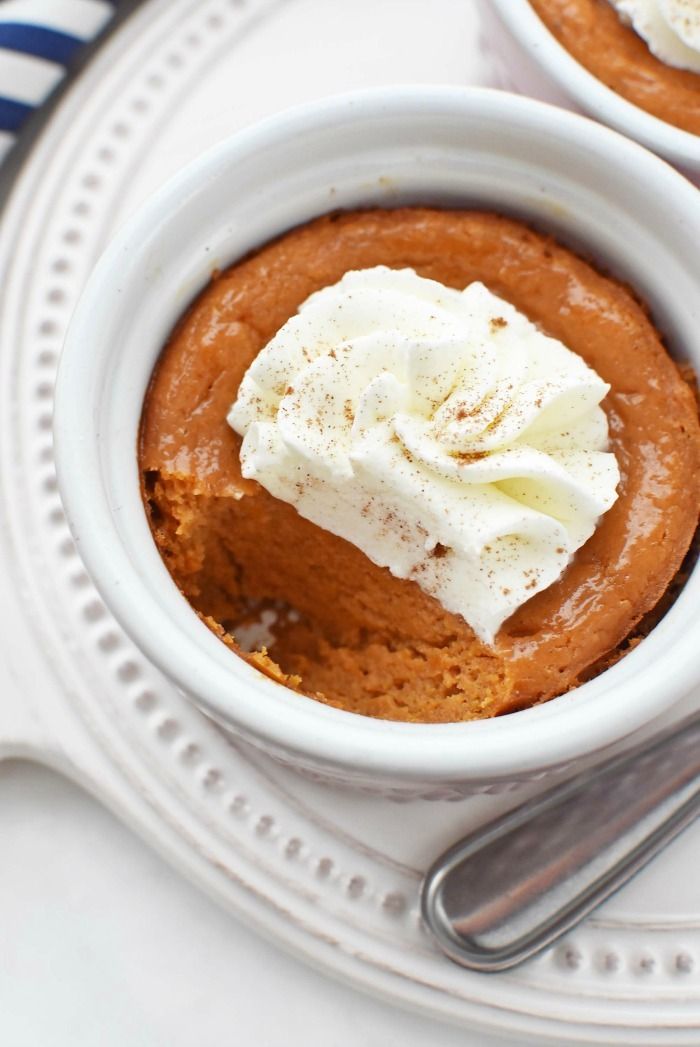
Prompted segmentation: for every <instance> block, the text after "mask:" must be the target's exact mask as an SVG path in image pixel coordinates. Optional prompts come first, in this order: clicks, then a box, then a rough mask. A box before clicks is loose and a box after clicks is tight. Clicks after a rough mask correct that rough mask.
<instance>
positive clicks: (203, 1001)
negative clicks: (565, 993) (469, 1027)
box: [0, 762, 522, 1047]
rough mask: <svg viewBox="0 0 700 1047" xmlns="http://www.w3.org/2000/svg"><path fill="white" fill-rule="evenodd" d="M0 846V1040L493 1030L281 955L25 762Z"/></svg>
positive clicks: (297, 1045) (456, 1035) (283, 1039)
mask: <svg viewBox="0 0 700 1047" xmlns="http://www.w3.org/2000/svg"><path fill="white" fill-rule="evenodd" d="M0 848H1V850H0V862H1V863H2V865H1V868H0V943H1V944H0V1045H1V1047H228V1045H234V1044H235V1045H236V1047H253V1045H254V1047H302V1045H304V1047H306V1045H308V1047H321V1045H322V1047H423V1045H426V1047H458V1045H459V1047H496V1045H501V1044H502V1043H503V1042H504V1041H501V1040H496V1039H493V1038H491V1037H486V1036H484V1035H482V1034H469V1033H465V1032H461V1031H459V1030H457V1029H454V1028H450V1027H447V1026H443V1025H439V1024H436V1023H434V1022H431V1021H428V1020H426V1019H424V1018H420V1017H417V1016H416V1015H413V1014H409V1013H407V1012H404V1011H400V1010H397V1009H396V1008H395V1007H391V1006H388V1005H386V1004H384V1003H381V1002H378V1001H375V1000H373V999H371V998H369V997H366V996H363V995H361V994H359V993H357V992H355V991H354V990H352V989H348V988H346V987H344V986H342V985H339V984H338V983H336V982H334V981H331V980H330V979H329V978H327V977H325V976H324V975H321V974H319V973H317V972H316V971H313V970H311V969H310V968H308V967H306V966H304V965H303V964H301V963H300V962H298V961H297V960H295V959H293V958H291V957H289V956H287V955H285V954H284V953H282V952H280V951H279V950H278V949H275V948H274V946H273V945H271V944H270V943H268V942H266V941H262V940H261V939H259V938H257V937H256V936H255V935H254V934H252V933H251V932H250V931H248V930H247V929H246V928H243V927H241V926H240V924H238V923H237V922H236V921H235V920H234V919H233V918H232V917H231V916H229V915H228V914H226V913H224V912H222V911H221V910H220V909H219V908H217V907H216V906H215V905H214V904H213V903H212V902H210V901H209V899H208V898H206V897H204V896H203V895H202V894H201V893H200V892H199V891H198V890H196V889H195V888H194V887H193V886H191V885H190V884H189V883H187V882H186V881H184V880H183V879H182V878H181V877H180V876H179V874H178V873H176V872H174V871H173V870H172V869H170V868H169V867H168V866H167V865H166V864H165V863H164V862H163V861H162V860H161V859H160V858H159V857H157V856H156V855H155V854H153V853H152V852H151V851H150V850H149V849H148V848H147V847H146V846H145V845H144V844H142V843H141V841H140V840H138V839H136V838H135V837H134V836H133V834H132V833H131V832H130V831H129V830H127V829H126V828H125V827H124V826H122V825H121V824H120V823H119V822H118V821H117V820H116V819H115V818H114V817H113V816H112V815H111V814H109V813H108V812H107V811H105V810H104V809H103V808H101V807H100V806H99V805H98V804H97V803H96V802H95V801H94V800H93V799H92V798H91V797H89V796H87V795H86V794H85V793H83V792H82V791H81V790H79V789H78V788H76V787H75V786H74V785H73V784H72V783H70V782H68V781H66V780H65V779H63V778H61V777H59V776H58V775H56V774H54V773H53V772H52V771H48V770H45V769H44V768H41V767H38V766H36V765H34V764H28V763H19V762H8V763H4V764H3V763H0ZM509 1042H510V1043H511V1044H512V1041H509ZM521 1042H522V1041H521Z"/></svg>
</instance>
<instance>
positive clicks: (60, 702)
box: [0, 0, 700, 1047]
mask: <svg viewBox="0 0 700 1047" xmlns="http://www.w3.org/2000/svg"><path fill="white" fill-rule="evenodd" d="M491 75H492V74H491V73H490V67H489V62H488V56H487V55H486V54H485V52H484V51H483V49H482V48H480V46H479V41H478V22H477V16H476V9H475V6H474V5H473V4H472V3H469V2H468V0H432V3H431V4H430V5H428V4H427V3H425V0H354V2H353V3H348V2H345V3H342V4H341V3H335V2H333V3H330V2H328V0H326V2H325V3H324V0H287V2H280V0H276V2H274V0H247V2H246V0H199V2H198V3H196V4H193V3H192V2H191V0H148V2H146V3H145V4H143V5H141V6H140V7H139V8H138V9H137V11H136V13H135V14H134V15H132V17H131V18H129V19H128V20H127V21H126V22H125V23H124V24H123V25H122V26H121V28H120V29H119V30H118V31H117V32H116V33H115V34H114V35H113V36H112V37H111V38H110V40H109V41H108V42H107V44H106V45H105V46H104V47H103V48H102V49H101V50H100V51H99V52H98V54H97V56H96V57H95V58H94V59H93V61H92V62H91V63H90V65H89V66H88V68H87V69H86V71H85V72H84V73H83V74H82V76H81V77H80V78H79V79H78V80H77V81H76V83H75V84H74V85H73V86H72V88H71V89H70V90H69V91H68V92H67V93H66V95H65V96H64V97H63V99H62V101H61V102H60V104H59V105H58V107H57V108H56V110H55V112H54V114H53V116H52V118H51V120H50V121H49V123H48V124H47V126H46V127H45V129H44V131H43V132H42V134H41V135H40V136H39V139H38V141H37V144H36V145H35V147H34V149H33V150H32V152H31V154H30V156H29V157H28V159H27V161H26V162H25V164H24V166H23V168H22V170H21V172H20V176H19V178H18V180H17V183H16V185H15V188H14V191H13V192H12V194H11V197H10V199H9V202H8V204H7V207H6V209H5V212H4V216H3V222H2V228H1V231H2V240H1V246H0V286H1V288H2V291H1V294H2V305H1V309H0V489H1V491H2V498H1V502H0V532H1V536H2V537H1V541H0V571H2V578H3V581H4V584H3V586H2V590H1V592H0V625H1V627H2V636H3V642H2V645H1V646H2V653H1V654H0V670H2V673H3V679H4V681H6V683H5V686H4V687H3V700H2V703H0V755H27V756H31V757H35V758H37V759H41V760H44V761H45V762H47V763H50V764H52V765H53V766H57V767H59V768H61V769H62V770H64V771H65V772H66V773H68V774H71V775H72V776H73V777H75V778H76V779H77V780H79V781H81V782H82V783H84V784H85V785H86V787H88V788H89V789H91V790H92V791H93V792H94V793H95V794H96V795H97V796H98V797H100V798H101V799H102V800H103V801H104V802H105V803H106V804H108V805H109V806H110V807H111V808H112V809H114V810H115V811H117V812H118V813H119V814H120V815H121V816H122V817H123V818H124V819H125V820H126V821H127V822H128V823H129V824H130V825H131V826H133V828H134V829H136V830H137V831H138V832H140V833H142V834H143V835H144V836H145V837H146V838H147V839H148V840H149V841H150V842H151V843H152V844H153V845H154V846H155V847H157V848H158V849H159V850H160V851H161V852H162V853H163V854H165V855H166V856H167V857H168V858H169V859H170V860H171V861H172V862H173V863H175V864H176V865H177V866H179V867H180V868H181V869H182V870H183V871H184V872H186V873H187V875H189V876H190V877H191V878H193V879H194V880H195V881H196V882H197V883H198V884H199V885H201V887H202V888H204V889H206V890H207V891H209V892H210V893H211V894H212V895H213V896H214V897H216V898H217V899H218V900H219V901H220V902H221V903H222V904H224V905H226V906H227V907H228V908H229V909H231V910H233V911H235V912H236V913H238V914H239V915H240V916H241V917H242V918H243V919H245V920H247V921H248V922H249V923H251V924H253V925H254V926H256V927H257V928H258V929H259V930H260V931H262V932H264V933H266V934H268V935H270V936H271V937H273V938H274V939H275V940H276V941H277V942H279V943H280V944H281V945H284V946H285V947H287V948H289V949H292V950H294V951H295V952H296V953H298V954H299V955H301V956H303V957H305V958H306V959H307V960H309V961H310V962H312V963H315V964H316V965H318V966H319V967H322V968H323V969H324V970H325V971H327V972H331V973H334V974H335V975H336V976H337V977H338V978H340V979H342V980H343V981H346V982H348V983H352V984H354V985H356V986H358V987H360V988H363V989H366V990H367V991H371V992H374V993H378V994H381V995H382V996H384V997H386V998H388V999H390V1000H392V1001H394V1002H396V1003H401V1004H405V1005H408V1006H411V1007H414V1008H417V1009H419V1010H421V1011H423V1012H424V1013H427V1014H430V1015H432V1016H435V1017H440V1018H445V1019H451V1020H453V1021H456V1022H458V1023H461V1024H463V1025H464V1026H465V1027H469V1028H472V1029H473V1028H475V1027H476V1028H478V1027H482V1028H484V1029H488V1030H490V1031H494V1032H500V1033H512V1034H514V1035H516V1036H517V1035H520V1036H524V1035H526V1034H529V1035H531V1036H534V1037H537V1039H538V1040H540V1041H545V1040H552V1041H553V1042H555V1043H563V1042H568V1041H572V1040H573V1041H576V1042H581V1043H605V1044H613V1043H625V1044H637V1043H639V1044H642V1043H643V1044H658V1045H663V1047H667V1045H670V1044H697V1043H698V1042H699V1041H700V973H699V972H700V966H699V965H700V895H699V892H698V889H697V879H696V877H695V874H694V869H695V868H696V867H697V863H698V860H700V832H698V831H697V830H696V829H695V828H693V829H691V830H689V831H688V832H687V833H686V834H685V835H684V836H683V837H682V838H681V839H680V840H678V841H677V842H676V843H675V844H674V845H673V847H672V848H671V849H670V850H669V851H668V852H667V853H666V854H665V855H664V856H663V857H662V858H660V859H658V860H657V861H656V862H655V863H654V865H653V866H652V867H651V868H650V869H648V870H646V871H645V872H644V873H643V874H642V875H640V876H639V877H638V878H637V879H636V881H634V882H633V883H632V884H631V885H629V887H628V888H626V889H625V890H624V891H623V892H622V893H620V894H619V895H618V896H617V897H616V898H614V899H612V900H611V901H610V902H608V903H607V905H606V906H605V907H604V908H603V909H601V910H600V911H599V912H598V913H597V914H596V916H595V917H594V918H593V919H590V920H589V921H588V922H587V923H586V924H585V925H584V926H583V927H581V928H580V929H579V930H577V931H576V932H575V933H574V934H572V935H571V936H570V937H569V939H568V940H567V941H566V942H564V943H563V944H561V945H560V946H558V947H557V948H556V949H554V950H551V951H550V952H549V953H547V954H545V955H544V956H542V957H541V958H539V959H538V960H536V961H534V962H532V963H530V964H528V965H527V966H525V967H523V968H522V969H521V970H518V971H515V972H512V973H508V974H502V975H498V976H479V975H475V974H471V973H468V972H465V971H462V970H461V969H459V968H457V967H455V966H453V965H452V964H450V963H449V962H448V961H447V960H444V959H443V958H442V957H441V955H439V954H438V953H437V952H436V951H435V950H434V948H433V947H432V944H431V942H430V941H429V940H428V939H427V938H426V937H425V936H424V934H423V932H422V931H421V928H420V924H419V920H418V913H417V886H418V883H419V879H420V873H421V870H422V869H423V868H425V867H426V865H427V864H428V863H429V861H430V859H431V858H432V857H434V855H435V854H436V853H437V851H438V850H439V849H440V848H442V847H444V846H446V845H447V844H448V843H449V842H451V841H453V840H454V839H455V838H456V837H458V836H459V835H461V834H462V833H463V832H464V831H465V830H466V829H467V828H468V827H470V826H472V825H474V824H476V823H478V822H479V821H481V820H483V819H484V818H486V817H488V816H490V815H491V814H493V813H495V811H497V810H502V809H504V808H505V807H507V806H509V804H510V803H511V802H512V798H511V797H509V796H507V795H506V796H498V797H488V796H484V797H476V798H474V799H473V800H470V801H465V802H462V803H459V804H446V803H442V804H428V803H425V802H415V803H410V804H404V805H401V806H397V805H395V804H392V803H390V802H388V801H383V800H378V799H376V798H370V797H363V796H360V795H357V794H349V793H344V792H340V791H336V790H332V789H329V788H326V787H321V786H318V785H314V784H313V783H311V782H308V781H305V780H302V779H300V778H299V777H297V776H296V775H294V774H293V773H292V772H289V771H285V770H282V769H281V768H279V767H278V766H276V765H273V764H271V763H270V762H268V761H267V760H266V759H265V758H264V757H262V756H260V755H259V754H254V753H252V752H251V751H249V750H248V749H245V748H243V747H242V746H236V747H234V746H232V745H231V744H230V743H229V742H227V741H225V740H224V739H223V738H222V737H221V735H219V734H218V733H217V731H216V730H214V728H213V727H212V726H211V725H210V724H209V723H208V722H207V721H206V720H205V719H204V718H203V717H202V716H201V715H200V714H198V713H197V712H196V711H195V710H194V709H193V708H192V707H191V706H190V705H189V704H188V703H187V702H185V701H184V700H183V699H182V698H181V697H180V696H179V695H178V694H177V693H176V692H175V691H174V690H173V689H172V687H170V686H169V685H168V684H166V683H165V681H164V680H163V679H162V678H161V677H160V676H159V675H158V673H157V672H156V671H155V670H154V669H153V668H152V667H151V666H150V665H149V664H148V663H146V662H145V661H144V660H143V658H142V657H141V655H140V654H139V653H138V652H137V651H136V650H135V649H134V648H133V646H132V645H131V644H130V642H129V641H128V640H127V638H126V637H125V636H124V635H123V633H122V632H121V631H120V629H119V628H118V627H117V626H116V624H115V623H114V622H113V620H112V619H111V618H110V616H109V615H108V613H107V612H106V610H105V608H104V606H103V604H102V603H101V601H100V600H99V598H98V597H97V595H96V593H95V591H94V589H93V588H92V585H91V583H90V580H89V578H88V576H87V574H86V573H85V571H84V569H83V567H82V565H81V563H80V561H79V559H78V557H77V555H76V553H75V549H74V547H73V543H72V541H71V539H70V536H69V533H68V529H67V527H66V523H65V519H64V516H63V512H62V509H61V504H60V499H59V496H58V493H57V491H56V483H55V475H54V469H53V464H52V443H51V398H52V391H53V380H54V375H55V369H56V362H57V357H58V353H59V350H60V345H61V340H62V335H63V331H64V329H65V326H66V324H67V321H68V319H69V317H70V314H71V310H72V308H73V305H74V303H75V300H76V297H77V295H78V294H79V291H80V288H81V286H82V284H83V282H84V280H85V277H86V275H87V273H88V271H89V269H90V267H91V265H92V263H93V261H94V259H95V256H96V254H97V253H98V252H99V250H100V249H101V247H102V246H103V244H104V243H105V242H106V240H107V239H108V237H109V236H110V234H111V232H112V231H113V230H114V228H115V227H116V226H117V225H118V224H119V222H120V221H121V220H122V218H123V217H124V216H125V215H126V214H128V213H129V212H130V211H131V210H132V209H133V208H134V206H135V205H136V204H138V203H139V202H140V200H142V199H143V197H144V196H145V195H146V194H147V193H148V192H150V191H151V190H152V189H154V188H155V187H156V186H158V185H159V184H160V183H161V182H162V181H163V179H164V178H165V177H166V176H167V175H169V174H170V173H171V172H172V171H173V170H175V169H176V168H177V167H179V166H181V165H182V164H183V163H185V162H187V161H188V160H189V159H190V158H191V157H192V156H193V155H194V154H196V153H197V152H199V151H200V150H202V149H203V148H205V147H206V146H208V145H210V144H211V143H213V142H215V141H216V140H218V139H219V138H221V137H222V136H224V135H226V134H228V133H230V132H231V131H233V130H235V129H236V128H238V127H240V126H242V125H243V124H246V123H248V122H250V121H251V120H253V119H255V118H257V117H258V116H261V115H264V114H266V113H269V112H271V111H273V110H275V109H278V108H280V107H281V106H283V105H286V104H291V103H293V102H298V101H302V100H304V99H308V98H312V97H317V96H319V95H322V94H328V93H331V92H335V91H339V90H344V89H347V88H350V87H353V86H366V85H370V84H379V83H389V82H397V81H403V82H421V81H422V82H429V81H430V82H436V81H441V82H450V83H460V82H481V83H484V82H488V81H489V79H490V78H491ZM522 795H523V794H522V792H520V793H519V794H518V798H519V799H520V798H521V797H522Z"/></svg>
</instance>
